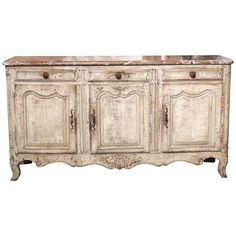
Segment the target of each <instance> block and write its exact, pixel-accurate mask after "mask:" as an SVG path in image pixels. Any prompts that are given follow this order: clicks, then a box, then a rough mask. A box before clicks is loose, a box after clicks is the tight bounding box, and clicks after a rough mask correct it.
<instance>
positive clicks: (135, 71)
mask: <svg viewBox="0 0 236 236" xmlns="http://www.w3.org/2000/svg"><path fill="white" fill-rule="evenodd" d="M86 73H87V78H88V80H89V81H91V82H92V81H95V82H96V81H100V82H101V81H104V82H108V81H110V82H119V81H120V82H122V81H123V82H124V81H148V80H149V70H147V69H140V68H133V67H131V68H127V67H116V66H114V67H106V68H101V69H99V68H91V69H90V68H88V70H86Z"/></svg>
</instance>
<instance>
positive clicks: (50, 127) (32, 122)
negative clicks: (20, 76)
mask: <svg viewBox="0 0 236 236" xmlns="http://www.w3.org/2000/svg"><path fill="white" fill-rule="evenodd" d="M74 109H75V86H73V85H20V84H18V85H16V142H17V146H18V152H20V153H75V152H76V137H75V136H76V133H75V132H76V130H75V116H74V113H75V110H74Z"/></svg>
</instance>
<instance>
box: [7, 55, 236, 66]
mask: <svg viewBox="0 0 236 236" xmlns="http://www.w3.org/2000/svg"><path fill="white" fill-rule="evenodd" d="M232 63H233V61H232V60H231V59H229V58H226V57H223V56H219V55H202V56H197V55H183V56H180V55H179V56H167V55H163V56H161V55H159V56H16V57H12V58H10V59H8V60H6V61H4V62H3V64H4V65H6V66H43V65H75V66H76V65H189V64H190V65H209V64H212V65H226V64H232Z"/></svg>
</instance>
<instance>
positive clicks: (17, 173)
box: [10, 156, 21, 181]
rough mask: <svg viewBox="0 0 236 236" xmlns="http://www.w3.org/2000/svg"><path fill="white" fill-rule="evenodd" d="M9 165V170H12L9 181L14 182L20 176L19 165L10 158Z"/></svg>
mask: <svg viewBox="0 0 236 236" xmlns="http://www.w3.org/2000/svg"><path fill="white" fill-rule="evenodd" d="M10 165H11V170H12V177H11V180H12V181H16V180H17V179H18V178H19V176H20V174H21V171H20V163H19V162H18V161H17V160H16V158H14V157H13V156H12V157H11V159H10Z"/></svg>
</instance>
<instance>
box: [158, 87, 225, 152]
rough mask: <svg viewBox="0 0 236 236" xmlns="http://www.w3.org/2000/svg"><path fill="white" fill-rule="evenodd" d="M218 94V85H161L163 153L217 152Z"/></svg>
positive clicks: (219, 93) (219, 91)
mask: <svg viewBox="0 0 236 236" xmlns="http://www.w3.org/2000/svg"><path fill="white" fill-rule="evenodd" d="M221 91H222V85H221V83H215V84H210V83H208V84H199V83H198V84H197V83H195V84H194V83H192V84H187V83H178V84H164V85H163V101H162V104H163V105H162V114H163V119H162V137H163V138H162V150H163V151H165V152H186V151H219V150H220V134H221V128H220V127H221Z"/></svg>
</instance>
